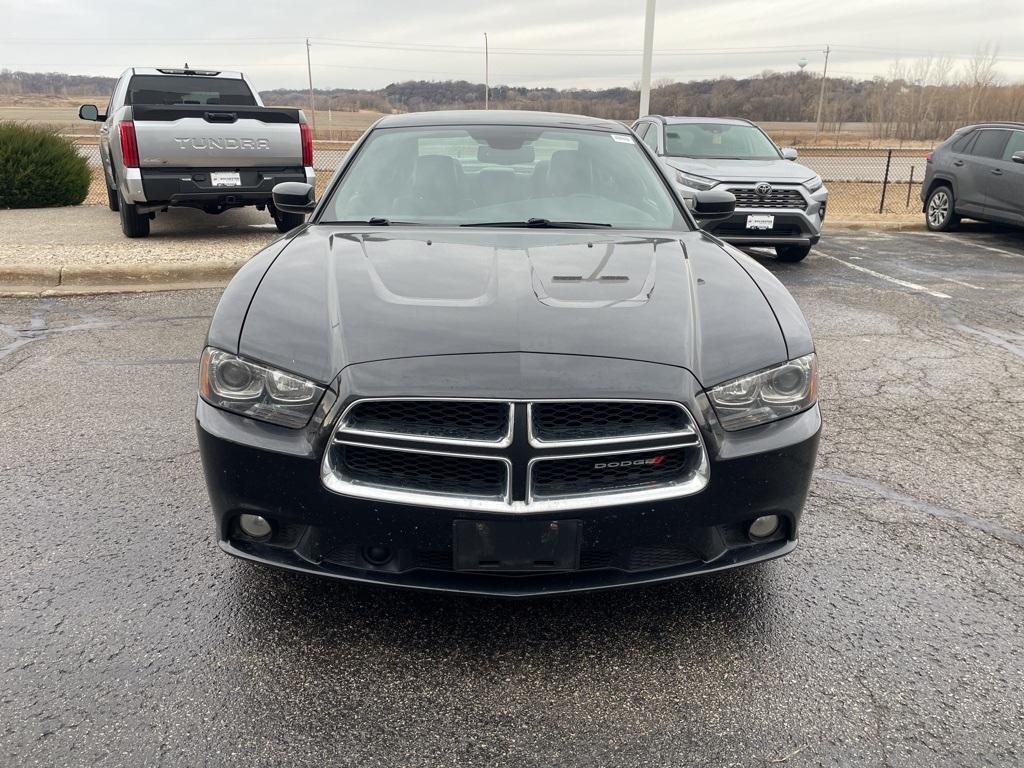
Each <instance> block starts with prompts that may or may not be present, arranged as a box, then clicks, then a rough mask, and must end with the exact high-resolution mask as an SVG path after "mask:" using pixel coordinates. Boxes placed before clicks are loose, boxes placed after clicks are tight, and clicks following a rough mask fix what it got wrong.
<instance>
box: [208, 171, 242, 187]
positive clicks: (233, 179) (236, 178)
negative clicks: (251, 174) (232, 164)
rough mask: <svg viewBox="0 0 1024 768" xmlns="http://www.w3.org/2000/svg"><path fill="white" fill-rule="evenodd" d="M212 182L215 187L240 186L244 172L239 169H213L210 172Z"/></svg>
mask: <svg viewBox="0 0 1024 768" xmlns="http://www.w3.org/2000/svg"><path fill="white" fill-rule="evenodd" d="M210 184H211V185H212V186H214V187H240V186H242V174H241V173H239V172H238V171H213V173H211V174H210Z"/></svg>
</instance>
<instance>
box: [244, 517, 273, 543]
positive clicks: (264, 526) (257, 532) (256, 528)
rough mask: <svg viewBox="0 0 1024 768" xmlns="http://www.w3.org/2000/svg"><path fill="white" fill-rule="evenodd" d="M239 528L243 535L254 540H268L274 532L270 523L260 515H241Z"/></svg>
mask: <svg viewBox="0 0 1024 768" xmlns="http://www.w3.org/2000/svg"><path fill="white" fill-rule="evenodd" d="M238 527H239V528H241V529H242V533H244V534H245V535H246V536H249V537H250V538H253V539H267V538H270V534H272V533H273V532H274V529H273V527H271V525H270V521H268V520H267V518H265V517H260V516H259V515H250V514H244V515H239V516H238Z"/></svg>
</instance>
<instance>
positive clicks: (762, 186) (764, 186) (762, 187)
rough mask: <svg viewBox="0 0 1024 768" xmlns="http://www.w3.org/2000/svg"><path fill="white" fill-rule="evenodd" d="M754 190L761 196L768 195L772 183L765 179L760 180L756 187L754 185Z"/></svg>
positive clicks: (770, 191)
mask: <svg viewBox="0 0 1024 768" xmlns="http://www.w3.org/2000/svg"><path fill="white" fill-rule="evenodd" d="M754 191H755V192H757V194H759V195H760V196H761V197H768V195H770V194H771V193H772V185H771V184H769V183H768V182H767V181H762V182H760V183H759V184H758V185H757V186H756V187H754Z"/></svg>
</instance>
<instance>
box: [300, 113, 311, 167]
mask: <svg viewBox="0 0 1024 768" xmlns="http://www.w3.org/2000/svg"><path fill="white" fill-rule="evenodd" d="M299 133H301V134H302V164H303V165H304V166H306V167H307V168H308V167H312V165H313V131H312V130H311V129H310V127H309V123H299Z"/></svg>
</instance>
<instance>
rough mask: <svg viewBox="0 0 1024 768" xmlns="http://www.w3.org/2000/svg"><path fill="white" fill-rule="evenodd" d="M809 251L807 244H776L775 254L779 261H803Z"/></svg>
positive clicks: (809, 247)
mask: <svg viewBox="0 0 1024 768" xmlns="http://www.w3.org/2000/svg"><path fill="white" fill-rule="evenodd" d="M810 252H811V246H809V245H776V246H775V255H776V256H777V257H778V259H779V261H790V262H793V261H803V260H804V259H805V258H807V254H808V253H810Z"/></svg>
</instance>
